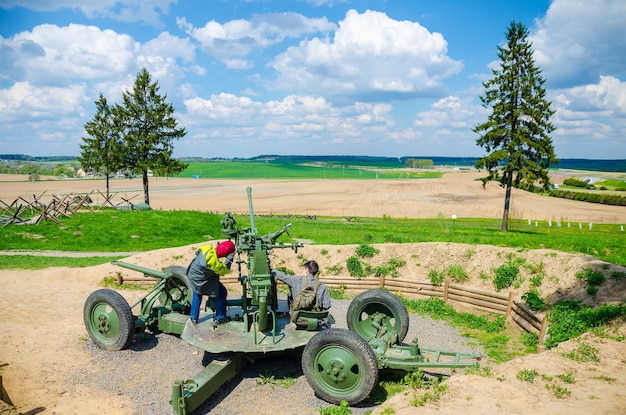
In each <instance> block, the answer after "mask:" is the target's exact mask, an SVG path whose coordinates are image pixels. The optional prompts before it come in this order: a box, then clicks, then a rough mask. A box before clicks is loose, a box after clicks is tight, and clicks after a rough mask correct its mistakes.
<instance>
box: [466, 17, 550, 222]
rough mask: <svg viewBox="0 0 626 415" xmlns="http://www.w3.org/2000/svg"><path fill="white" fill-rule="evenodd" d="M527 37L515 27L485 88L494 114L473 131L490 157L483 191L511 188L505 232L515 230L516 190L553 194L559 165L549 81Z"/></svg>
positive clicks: (482, 165)
mask: <svg viewBox="0 0 626 415" xmlns="http://www.w3.org/2000/svg"><path fill="white" fill-rule="evenodd" d="M527 37H528V31H527V30H526V28H525V27H524V25H523V24H521V23H516V22H511V25H510V26H509V28H508V31H507V34H506V40H507V43H506V45H505V46H502V47H498V57H499V58H500V66H499V67H498V68H497V69H494V70H492V74H493V78H492V79H491V80H489V81H487V82H485V83H483V86H484V87H485V95H484V96H481V97H480V99H481V101H482V104H483V106H484V107H485V108H491V110H492V112H491V114H490V115H489V117H488V119H487V121H486V122H484V123H482V124H479V125H477V126H476V127H474V130H473V131H474V132H476V133H478V134H479V135H480V137H479V138H478V139H477V140H476V143H477V144H478V145H479V146H481V147H484V148H485V150H486V151H487V152H488V153H489V154H488V155H486V156H484V157H482V158H480V159H479V160H478V161H477V162H476V167H477V168H478V169H486V170H487V172H488V175H487V176H486V177H483V178H482V179H481V180H482V181H483V186H485V185H486V184H487V182H489V181H492V180H493V181H499V182H500V186H502V187H504V188H505V189H506V192H505V198H504V213H503V216H502V227H501V230H502V231H507V230H508V228H509V209H510V203H511V188H512V187H524V188H527V189H532V187H533V186H534V183H536V182H539V183H541V184H542V185H543V187H544V188H545V189H548V188H549V186H550V178H549V175H548V167H549V166H550V165H552V164H555V163H557V162H558V159H557V158H556V155H555V153H554V146H553V145H552V139H551V138H550V133H552V132H553V131H554V129H555V128H554V126H553V125H552V124H551V123H550V117H551V116H552V115H553V114H554V112H555V111H554V110H552V108H551V103H550V102H549V101H547V100H546V90H545V89H544V87H543V85H544V83H545V79H543V77H542V76H541V71H540V69H539V68H538V67H537V66H536V65H535V61H534V59H533V50H532V46H531V44H530V43H529V41H528V40H527Z"/></svg>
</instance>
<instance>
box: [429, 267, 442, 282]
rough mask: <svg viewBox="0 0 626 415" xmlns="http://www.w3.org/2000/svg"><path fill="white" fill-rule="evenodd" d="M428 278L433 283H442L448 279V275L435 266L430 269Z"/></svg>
mask: <svg viewBox="0 0 626 415" xmlns="http://www.w3.org/2000/svg"><path fill="white" fill-rule="evenodd" d="M428 278H429V279H430V282H431V283H432V284H433V285H441V284H442V283H443V281H444V280H445V279H446V276H445V275H444V273H443V272H440V271H437V270H436V269H434V268H431V269H430V270H429V271H428Z"/></svg>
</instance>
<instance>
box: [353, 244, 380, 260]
mask: <svg viewBox="0 0 626 415" xmlns="http://www.w3.org/2000/svg"><path fill="white" fill-rule="evenodd" d="M379 252H380V251H379V250H378V249H376V248H374V247H373V246H371V245H368V244H361V245H359V246H358V247H357V248H356V254H357V256H359V257H361V258H372V257H373V256H374V255H376V254H378V253H379Z"/></svg>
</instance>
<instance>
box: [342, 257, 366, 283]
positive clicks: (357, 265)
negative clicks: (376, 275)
mask: <svg viewBox="0 0 626 415" xmlns="http://www.w3.org/2000/svg"><path fill="white" fill-rule="evenodd" d="M346 267H347V268H348V272H349V273H350V276H351V277H356V278H363V275H364V273H363V266H362V265H361V261H360V260H359V258H357V257H355V256H351V257H350V258H348V260H347V261H346Z"/></svg>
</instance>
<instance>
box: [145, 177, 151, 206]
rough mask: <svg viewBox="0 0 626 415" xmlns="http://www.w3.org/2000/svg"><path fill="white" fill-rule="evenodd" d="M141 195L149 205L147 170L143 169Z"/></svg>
mask: <svg viewBox="0 0 626 415" xmlns="http://www.w3.org/2000/svg"><path fill="white" fill-rule="evenodd" d="M143 196H144V202H146V205H148V206H150V194H149V193H148V170H144V171H143Z"/></svg>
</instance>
